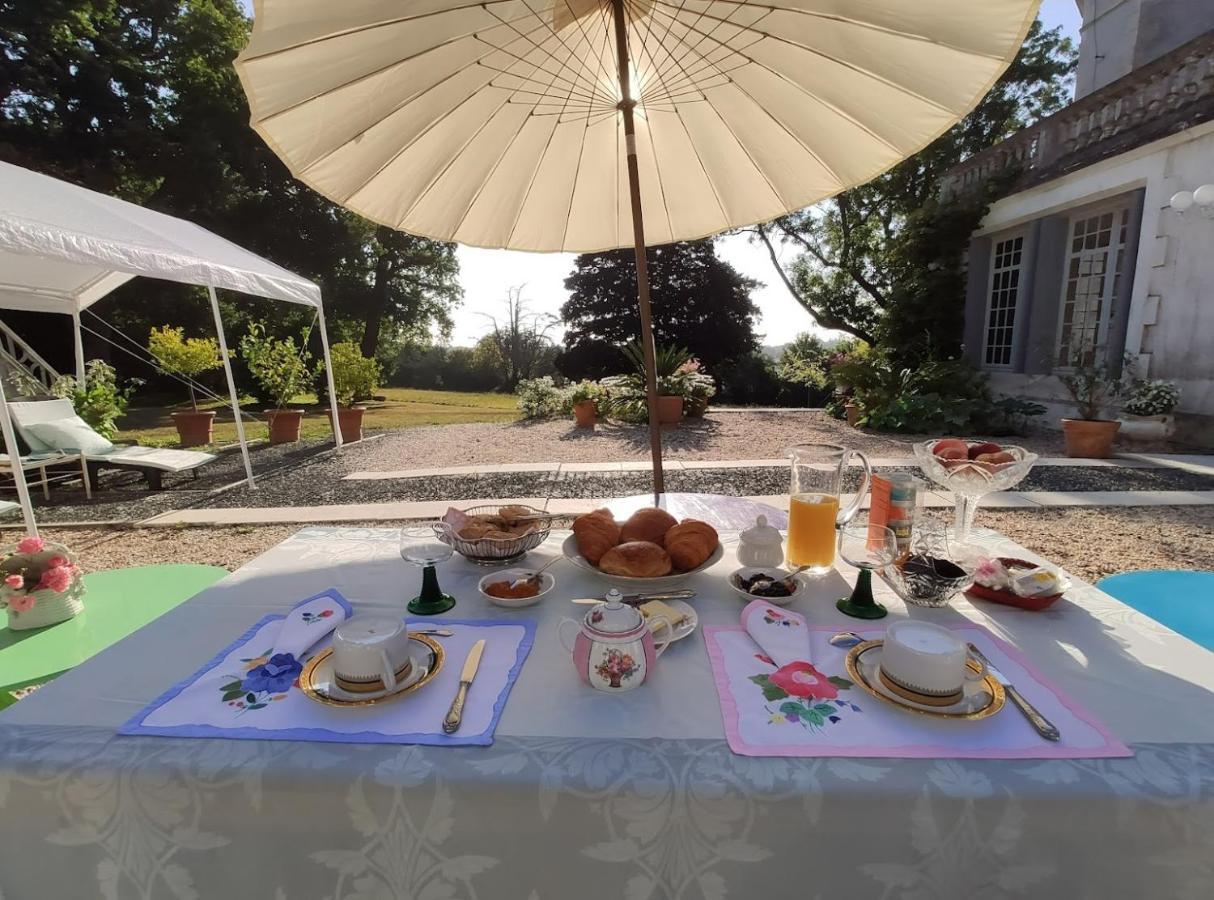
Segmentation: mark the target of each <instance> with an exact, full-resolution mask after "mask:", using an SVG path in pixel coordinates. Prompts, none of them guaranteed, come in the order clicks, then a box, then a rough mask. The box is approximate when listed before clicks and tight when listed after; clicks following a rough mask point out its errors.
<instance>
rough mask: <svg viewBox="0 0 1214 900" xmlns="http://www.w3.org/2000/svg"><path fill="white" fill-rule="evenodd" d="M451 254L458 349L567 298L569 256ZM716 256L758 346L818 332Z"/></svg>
mask: <svg viewBox="0 0 1214 900" xmlns="http://www.w3.org/2000/svg"><path fill="white" fill-rule="evenodd" d="M241 2H242V4H243V5H244V6H245V8H246V9H249V8H250V7H251V3H250V2H249V0H241ZM250 14H251V10H250ZM1040 15H1041V18H1042V21H1043V22H1044V23H1045V25H1046V26H1047V27H1050V28H1054V27H1058V26H1062V29H1063V32H1064V33H1065V34H1067V35H1068V36H1070V37H1071V39H1072V40H1074V41H1075V42H1076V43H1078V40H1079V25H1080V21H1081V20H1080V16H1079V11H1078V8H1077V6H1076V2H1075V0H1044V2H1043V3H1042V6H1041V14H1040ZM456 252H457V255H458V256H459V262H460V277H459V280H460V285H461V286H462V287H463V289H464V301H463V304H462V305H461V306H460V307H459V308H458V309H456V310H455V312H454V315H453V320H454V326H455V327H454V331H453V333H452V335H451V343H452V344H455V345H457V346H459V345H470V344H473V343H475V342H476V340H477V339H478V338H479V337H481V336H482V335H484V334H485V333H486V331H488V330H489V321H488V319H486V318H485V316H484V315H483V314H484V313H499V312H500V309H501V306H502V303H503V301H504V300H505V298H506V291H507V289H508V288H511V287H518V286H520V285H523V286H524V288H523V294H522V296H523V297H524V298H525V299H527V300H528V301H530V303H529V308H530V310H531V311H532V312H536V313H554V314H555V313H557V312H558V311H559V310H560V306H561V304H562V303H563V302H564V301H565V299H566V297H567V296H568V291H566V290H565V286H564V281H565V278H566V276H568V274H569V272H570V270H571V269H572V268H573V259H574V257H573V254H569V253H519V252H516V251H511V250H481V249H478V248H474V247H460V248H458V250H457V251H456ZM717 254H718V255H719V256H720V257H721V258H722V259H724V260H726V261H728V262H729V263H730V264H731V265H733V267H734V268H736V269H737V270H738V271H739V272H741V273H742V274H743V275H746V276H749V277H750V278H753V279H755V280H756V281H759V282H762V285H763V286H762V287H760V288H759V289H758V290H756V291H755V292H754V293H753V294H752V298H753V299H754V301H755V304H756V305H757V306H758V307H759V314H760V318H759V322H758V326H757V329H756V330H757V331H758V333H759V334H760V335H761V336H762V338H761V342H762V343H764V344H784V343H787V342H788V341H789V340H791V339H792V338H793V336H795V335H796V334H798V333H800V332H802V331H816V330H820V329H817V327H816V326H815V325H814V322H813V319H812V318H810V315H809V313H807V312H806V311H805V310H804V309H803V308H802V307H801V306H800V305H799V304H798V303H797V301H796V300H794V299H793V298H792V296H791V295H790V294H789V293H788V290H787V288H785V287H784V285H783V284H782V283H781V282H780V279H779V276H778V275H777V274H776V272H775V270H774V269H773V268H772V264H771V260H770V258H769V257H768V255H767V250H766V248H764V247H763V246H762V245H761V244H758V245H756V244H752V243H751V242H750V241H749V240H748V238H747V237H746V236H745V235H730V236H727V237H723V238H719V239H718V240H717ZM794 256H795V253H794V252H793V250H792V248H785V249H783V250H782V251H781V258H782V259H784V260H785V261H788V260H791V259H792V258H793V257H794Z"/></svg>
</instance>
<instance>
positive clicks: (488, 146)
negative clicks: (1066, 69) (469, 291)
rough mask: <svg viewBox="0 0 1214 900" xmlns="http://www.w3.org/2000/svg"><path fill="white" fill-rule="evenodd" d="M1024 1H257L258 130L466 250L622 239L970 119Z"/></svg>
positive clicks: (306, 167) (874, 158)
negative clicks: (967, 114)
mask: <svg viewBox="0 0 1214 900" xmlns="http://www.w3.org/2000/svg"><path fill="white" fill-rule="evenodd" d="M1037 6H1038V0H913V2H911V0H763V2H749V0H555V2H554V0H489V2H470V0H343V2H341V3H333V2H332V0H257V2H256V14H255V17H254V29H253V36H252V39H251V40H250V42H249V46H248V47H247V48H246V49H245V51H244V52H243V53H242V54H241V55H240V58H239V59H238V60H237V63H236V66H237V70H238V72H239V74H240V78H241V81H242V83H243V84H244V88H245V92H246V93H247V94H248V97H249V103H250V107H251V109H252V124H253V127H254V128H255V129H256V130H257V131H258V133H260V134H261V135H262V137H263V138H264V139H265V140H266V141H267V143H269V145H270V146H271V147H272V148H274V150H275V152H277V153H278V155H279V156H281V157H282V159H283V160H284V161H285V162H286V164H287V165H288V166H289V167H290V169H291V171H292V173H293V174H294V175H295V176H296V177H297V178H298V179H300V180H301V181H303V182H304V183H306V184H308V185H309V186H311V187H312V188H314V189H315V190H317V191H319V192H320V193H322V194H324V195H325V196H326V197H328V198H330V199H332V200H333V201H335V202H337V203H340V204H342V205H344V206H346V207H348V208H350V209H352V210H354V211H355V212H358V213H360V214H361V215H364V216H366V217H367V218H370V219H373V220H375V221H377V222H380V223H383V224H385V225H390V226H392V227H394V228H398V229H401V230H403V231H408V232H410V233H413V234H419V235H424V236H426V237H431V238H436V239H439V240H447V241H458V242H460V243H464V244H471V245H473V246H478V247H500V248H508V249H513V250H530V251H567V252H589V251H596V250H606V249H614V248H618V247H626V246H632V247H634V248H635V250H636V254H637V256H636V258H637V267H638V276H639V277H638V284H639V294H640V296H639V302H640V314H641V329H642V335H641V344H642V347H643V348H644V351H645V356H646V363H647V366H646V367H647V381H648V386H649V393H650V432H651V444H652V450H653V457H654V480H655V489H656V490H659V491H660V490H661V489H662V472H661V441H660V433H659V431H658V427H657V416H656V385H655V379H654V373H653V337H652V331H651V327H650V305H649V297H648V278H647V273H646V271H645V255H644V247H645V245H646V244H664V243H669V242H671V241H681V240H691V239H695V238H702V237H706V236H708V235H712V234H717V233H719V232H722V231H726V230H729V229H731V228H736V227H740V226H743V225H748V224H753V223H755V222H762V221H766V220H769V219H772V218H775V217H777V216H780V215H783V214H785V213H787V212H790V211H792V210H796V209H800V208H802V207H805V206H808V205H810V204H812V203H815V202H817V201H818V200H821V199H823V198H826V197H830V196H833V195H834V194H837V193H839V192H840V191H843V190H845V189H847V188H849V187H852V186H854V185H857V184H862V183H863V182H865V181H868V180H869V179H871V178H873V177H874V176H876V175H878V174H880V173H881V172H883V171H884V170H886V169H888V168H889V167H890V166H892V165H893V164H895V163H897V162H898V161H899V160H901V159H903V158H905V157H906V156H909V155H911V154H913V153H915V152H916V151H918V150H919V149H921V148H922V147H924V146H925V145H926V144H928V143H929V142H930V141H932V140H933V139H934V138H936V137H937V136H939V135H940V134H941V133H943V132H944V131H945V130H947V129H948V128H949V127H951V126H952V125H953V124H955V123H956V122H957V120H958V119H960V118H961V117H962V116H964V115H965V114H966V113H967V112H968V111H969V110H970V109H971V108H972V107H973V106H974V105H975V104H976V103H977V102H978V100H979V99H981V97H982V96H983V95H984V94H985V93H986V91H987V90H989V89H990V87H991V86H992V85H993V84H994V82H995V80H996V79H997V78H998V77H999V75H1000V74H1001V73H1002V72H1003V70H1004V69H1005V68H1006V66H1007V65H1008V63H1009V62H1011V60H1012V59H1013V57H1014V56H1015V54H1016V52H1017V50H1019V48H1020V44H1021V42H1022V41H1023V39H1024V36H1025V34H1026V33H1027V31H1028V28H1029V26H1030V25H1031V24H1032V21H1033V18H1034V16H1035V14H1036V10H1037Z"/></svg>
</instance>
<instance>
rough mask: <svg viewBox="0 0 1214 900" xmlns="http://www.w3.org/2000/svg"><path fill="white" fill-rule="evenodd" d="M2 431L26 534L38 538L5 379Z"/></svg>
mask: <svg viewBox="0 0 1214 900" xmlns="http://www.w3.org/2000/svg"><path fill="white" fill-rule="evenodd" d="M0 430H2V431H3V432H4V452H5V453H7V454H8V458H9V462H10V463H11V464H12V470H13V483H14V484H15V485H16V486H17V500H18V501H19V502H20V503H21V518H22V519H24V520H25V533H26V534H30V535H33V536H34V537H37V536H38V523H37V522H36V521H34V504H33V503H31V502H30V489H29V485H27V484H26V483H25V471H24V470H23V469H22V468H21V448H20V447H18V446H17V436H16V435H15V434H14V433H13V420H12V417H11V416H9V414H8V399H7V398H6V397H5V396H4V379H3V378H0Z"/></svg>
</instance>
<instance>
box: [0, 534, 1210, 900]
mask: <svg viewBox="0 0 1214 900" xmlns="http://www.w3.org/2000/svg"><path fill="white" fill-rule="evenodd" d="M565 536H566V534H565V533H554V534H553V535H552V536H551V537H550V539H549V541H548V542H547V544H546V545H545V546H543V547H542V548H541V550H540V551H539V552H537V553H535V554H533V555H532V556H531V557H530V560H531V561H532V562H540V561H542V560H543V559H545V558H547V557H550V556H551V555H552V554H554V553H558V552H559V547H560V544H561V541H562V540H563V539H564V538H565ZM982 539H983V540H984V541H986V542H987V543H988V544H989V545H990V547H991V548H992V549H993V550H997V551H998V552H999V553H1000V555H1005V556H1015V557H1020V558H1028V559H1032V558H1033V555H1032V554H1031V553H1029V552H1028V551H1027V550H1025V549H1023V548H1021V547H1018V546H1016V545H1015V544H1014V543H1012V542H1010V541H1007V540H1005V539H1002V538H1000V537H999V536H997V535H994V534H990V533H983V534H982ZM732 546H733V545H732V544H729V543H727V544H726V552H725V558H724V559H723V560H722V561H721V562H720V563H719V564H718V565H717V566H716V567H714V568H713V569H712V570H710V571H708V572H705V573H701V574H698V575H696V576H693V577H692V578H691V580H690V581H689V586H690V587H693V588H696V589H697V590H699V592H700V595H699V597H698V598H697V599H696V600H695V605H696V608H697V611H698V613H699V616H700V621H701V623H702V624H735V623H736V622H737V620H738V614H739V611H740V609H741V603H740V602H739V600H738V599H737V598H736V597H735V596H734V595H733V594H732V593H730V592H728V591H727V589H726V588H725V586H724V577H725V575H726V574H728V572H729V571H730V570H731V569H732V568H733V566H734V558H733V553H732ZM397 553H398V549H397V534H396V532H395V531H392V530H387V529H354V528H308V529H305V530H303V531H301V532H299V533H297V534H296V535H294V536H293V537H291V538H290V539H288V540H287V541H285V542H283V543H282V544H280V545H279V546H277V547H275V548H273V549H272V550H270V551H269V552H268V553H266V554H264V555H263V556H261V557H259V558H257V559H256V560H254V561H252V562H250V563H249V564H248V565H246V566H244V567H242V568H241V569H240V570H238V571H237V572H235V573H233V574H232V575H231V576H229V577H228V578H226V579H224V580H223V581H221V582H219V583H218V584H216V585H215V586H213V587H211V588H209V589H208V590H206V591H204V592H203V593H202V594H200V595H198V596H197V597H195V598H193V599H192V600H190V601H188V602H186V603H184V604H182V605H181V606H178V607H177V608H176V609H173V610H171V611H170V612H168V613H166V614H165V615H163V616H162V617H160V618H159V619H157V620H156V621H155V622H153V623H151V624H149V625H148V626H147V627H145V628H143V629H141V630H140V631H139V632H137V633H136V634H134V635H131V636H130V637H129V638H127V639H125V640H123V641H121V642H119V643H118V644H116V645H115V646H113V647H111V648H110V649H108V650H106V651H104V652H102V653H100V654H98V655H97V656H95V657H93V658H92V659H91V660H89V661H88V662H86V663H84V664H83V665H81V666H79V667H78V668H77V669H75V670H74V671H72V672H70V673H68V674H67V675H64V676H63V677H62V678H60V679H58V680H57V681H55V682H54V683H53V684H50V685H48V686H46V687H45V688H43V689H42V690H40V691H39V692H38V693H37V694H35V695H33V696H32V697H30V698H29V699H27V700H24V701H22V702H21V703H18V704H16V705H15V706H13V707H11V708H10V709H8V710H6V711H4V712H3V713H0V892H2V893H3V896H5V897H11V898H34V897H72V898H80V897H87V896H109V897H148V898H152V897H155V898H159V897H188V896H197V897H204V898H211V897H240V898H245V897H249V898H252V897H264V898H290V900H300V898H322V897H324V898H342V897H354V896H357V897H360V898H371V897H397V898H419V900H420V898H434V900H439V898H474V897H479V898H492V900H498V898H507V900H513V898H518V900H530V898H537V900H556V898H560V900H564V898H575V897H588V898H642V897H654V898H673V897H681V898H691V897H695V898H700V897H705V898H722V897H726V896H728V897H731V898H733V897H737V898H756V900H759V898H782V897H791V896H806V897H817V896H821V897H859V896H882V897H895V896H896V897H932V898H945V897H956V898H967V900H968V898H974V897H1000V896H1006V895H1019V894H1026V895H1027V894H1032V895H1038V896H1048V897H1067V898H1072V897H1073V898H1081V897H1093V898H1094V897H1100V898H1109V897H1134V898H1140V897H1207V896H1210V895H1211V892H1212V890H1214V693H1212V692H1214V656H1211V654H1210V653H1209V652H1208V651H1206V650H1204V649H1202V648H1200V647H1198V646H1196V645H1195V644H1193V643H1191V642H1190V641H1188V640H1187V639H1185V638H1182V637H1180V636H1179V635H1177V634H1175V633H1173V632H1171V631H1169V630H1168V629H1167V628H1165V627H1163V626H1162V625H1159V624H1158V623H1155V622H1153V621H1152V620H1150V619H1148V618H1146V617H1144V616H1142V615H1140V614H1138V613H1136V612H1134V611H1133V610H1131V609H1129V608H1127V607H1126V606H1124V605H1122V604H1121V603H1118V602H1117V601H1115V600H1113V599H1112V598H1110V597H1108V596H1107V595H1105V594H1102V593H1101V592H1100V591H1098V590H1096V589H1095V588H1093V587H1091V586H1088V585H1084V584H1081V583H1078V582H1077V584H1076V587H1075V588H1074V589H1072V590H1071V591H1070V592H1068V597H1069V602H1062V603H1059V604H1057V605H1055V606H1054V607H1052V608H1051V609H1049V610H1048V611H1045V612H1041V613H1031V612H1026V611H1022V610H1017V609H1012V608H1009V607H1004V606H998V605H992V604H984V605H977V604H971V603H969V602H968V601H966V600H964V599H958V600H957V601H956V602H955V604H954V606H953V607H952V608H951V609H942V610H919V609H916V610H914V611H913V612H912V613H911V614H912V615H914V616H922V617H925V618H930V619H932V620H933V621H938V622H941V623H944V624H949V623H953V624H957V623H960V622H963V621H965V620H973V621H976V622H979V623H982V624H984V625H986V626H987V627H989V628H991V629H992V630H993V631H994V632H995V633H996V634H998V635H1000V636H1002V637H1004V638H1005V639H1007V640H1009V641H1011V642H1012V643H1014V644H1015V645H1017V646H1018V647H1019V648H1020V649H1021V650H1022V651H1023V652H1024V653H1025V654H1026V655H1027V656H1028V657H1029V659H1030V660H1032V662H1033V663H1034V664H1035V665H1036V666H1037V667H1038V668H1039V670H1040V671H1041V672H1042V673H1043V674H1044V675H1045V676H1046V677H1048V678H1050V679H1051V680H1052V681H1053V682H1054V683H1055V684H1057V685H1058V686H1059V687H1060V688H1061V689H1063V690H1064V691H1066V692H1067V693H1069V694H1070V695H1071V697H1072V698H1073V699H1074V700H1075V701H1077V702H1079V703H1080V704H1083V705H1084V706H1086V707H1087V708H1088V709H1089V710H1090V711H1091V712H1092V713H1094V714H1095V715H1096V716H1098V717H1099V718H1100V719H1101V720H1102V721H1103V723H1104V724H1105V725H1106V726H1107V727H1108V728H1109V729H1110V730H1111V731H1112V732H1113V734H1114V735H1115V736H1116V737H1118V738H1120V739H1122V740H1123V741H1125V742H1127V743H1129V744H1130V745H1132V747H1133V749H1134V750H1135V753H1136V755H1135V756H1133V757H1131V758H1124V759H1094V760H1085V759H1074V760H1050V761H1042V760H1032V759H1025V760H985V759H984V760H948V759H942V760H932V759H917V760H915V759H848V758H816V759H795V758H753V757H741V756H736V755H734V754H733V753H732V752H731V751H730V750H729V748H728V746H727V745H726V743H725V740H724V737H723V731H722V724H721V715H720V711H719V706H718V703H717V699H716V694H715V689H714V686H713V682H712V678H711V675H710V669H709V662H708V659H707V654H706V651H705V647H704V643H703V640H702V637H701V635H699V634H695V635H692V636H691V637H688V638H686V639H685V640H683V641H680V642H678V643H676V644H674V645H673V646H671V648H670V649H669V650H668V651H667V653H665V654H664V655H663V656H662V658H661V660H660V661H659V662H658V664H657V668H656V670H655V672H654V676H653V679H652V681H650V682H648V683H646V684H645V685H643V686H641V687H640V688H639V689H637V690H635V691H630V692H627V693H623V694H604V693H596V692H593V691H591V690H590V689H589V688H587V687H586V686H584V685H583V684H582V683H581V682H580V681H579V680H578V679H577V678H576V676H575V674H574V670H573V666H572V665H571V663H570V659H569V656H568V654H567V653H566V652H565V650H564V649H562V647H561V646H560V644H559V642H558V640H557V637H556V630H557V626H558V623H559V622H560V620H561V619H562V617H565V616H572V615H575V614H576V613H577V612H579V611H581V610H583V609H584V607H577V606H574V605H573V604H571V603H568V602H567V598H571V597H576V596H579V595H581V596H588V595H595V594H597V595H601V594H602V592H603V589H604V584H603V583H602V582H601V581H599V580H597V579H596V578H595V577H594V576H593V575H591V574H589V573H584V572H581V571H580V570H578V569H576V568H575V567H573V566H572V565H559V566H557V567H555V568H553V569H552V570H551V571H552V572H554V573H555V575H556V577H557V587H556V589H555V591H554V594H553V595H552V596H550V597H549V598H548V599H546V600H545V601H543V602H542V603H541V604H540V605H538V606H536V607H532V608H529V609H523V610H513V611H507V610H502V609H498V608H496V607H491V606H489V605H487V604H486V603H485V601H484V600H483V599H482V598H480V597H479V596H478V595H477V593H476V591H475V581H476V579H477V578H479V577H480V576H481V575H482V574H483V573H484V571H485V570H484V569H482V568H479V567H476V566H473V565H472V564H470V563H468V562H466V561H465V560H462V559H460V558H458V557H457V558H456V559H454V560H452V561H451V562H449V563H446V564H443V565H442V566H441V567H440V577H441V579H442V583H443V586H444V587H445V588H446V589H447V590H448V591H449V592H451V593H452V594H454V595H455V596H457V597H458V598H459V603H458V605H457V606H456V607H455V609H454V610H452V611H451V613H450V614H449V615H450V616H451V617H453V618H495V619H502V618H511V617H513V618H517V619H526V618H535V619H537V620H538V630H537V636H536V643H535V647H534V650H533V651H532V653H531V656H530V657H529V659H528V660H527V662H526V664H525V665H524V667H523V669H522V672H521V675H520V677H519V680H518V683H517V684H516V686H515V688H514V691H513V693H512V694H511V696H510V699H509V701H508V702H507V704H506V707H505V711H504V715H503V717H502V719H501V722H500V725H499V727H498V729H497V735H496V741H495V743H494V745H493V746H492V747H487V748H486V747H459V748H454V747H442V746H426V747H416V746H401V745H385V744H340V743H304V742H287V741H245V740H202V739H170V738H156V737H117V736H115V729H116V728H117V727H118V726H119V725H120V724H121V723H123V722H124V721H126V720H127V719H128V718H129V717H130V716H131V715H133V714H134V713H136V712H138V711H139V710H140V709H141V708H142V707H143V705H144V704H145V703H147V702H148V701H150V700H152V699H153V698H155V697H156V696H158V695H159V694H161V693H162V692H163V691H164V690H165V689H166V688H167V687H168V686H169V685H171V684H173V683H175V682H177V681H178V680H180V679H182V678H184V677H186V676H188V675H190V674H191V673H193V672H195V671H197V670H198V669H199V668H200V667H201V666H202V665H203V664H205V663H206V662H207V661H208V660H210V659H211V658H212V657H213V656H214V654H215V653H216V652H217V651H218V650H219V649H220V648H222V647H224V646H225V645H227V644H228V643H229V642H230V641H231V640H232V639H233V638H235V637H236V636H237V635H239V634H240V633H241V632H242V631H244V629H246V628H247V627H249V626H250V625H251V624H252V623H253V622H255V621H257V620H258V619H259V618H261V617H262V616H264V615H265V614H266V613H269V612H285V611H286V610H287V609H288V608H290V607H291V606H292V605H293V604H294V603H295V602H297V601H298V600H300V599H302V598H304V597H307V596H309V595H311V594H313V593H315V592H317V591H319V590H322V589H324V588H327V587H330V586H332V587H336V588H337V589H338V590H340V591H341V592H342V593H343V594H345V596H346V597H348V598H349V599H350V600H351V601H352V602H353V603H354V605H355V607H356V608H359V609H363V610H367V609H371V610H381V611H385V610H390V611H392V612H395V613H403V610H404V603H405V601H406V600H407V598H408V596H409V595H410V594H411V593H412V592H413V591H414V590H415V589H416V587H417V584H418V582H419V580H420V573H419V572H418V571H417V570H415V569H410V568H407V567H406V566H405V564H404V563H403V562H402V561H401V560H400V558H399V557H398V555H397ZM852 575H853V573H852V571H851V570H850V569H848V568H847V567H846V566H843V565H840V569H839V571H838V572H835V573H832V574H830V575H828V576H826V577H825V578H823V579H821V581H820V582H819V583H818V584H817V585H816V586H815V587H814V588H813V590H812V591H811V592H810V597H809V598H808V600H807V601H806V602H804V603H802V604H799V606H798V607H797V608H799V609H801V611H803V612H804V613H806V614H807V615H808V617H809V619H810V622H811V623H814V624H825V625H834V624H837V625H838V626H839V627H840V628H851V627H854V623H853V620H850V619H846V618H844V617H842V616H841V615H840V614H839V613H838V612H837V611H836V610H835V608H834V604H833V601H834V599H835V598H837V597H839V596H842V595H843V594H844V593H846V591H847V588H848V585H849V582H850V580H851V578H852ZM876 589H877V593H878V594H879V596H880V599H881V600H882V602H884V603H885V604H886V605H888V606H889V608H890V616H891V620H893V619H896V618H897V617H899V616H904V615H907V610H906V608H905V607H904V606H903V604H902V603H901V602H900V601H898V600H897V599H896V598H895V597H894V596H893V595H892V593H891V592H890V591H889V590H888V589H887V588H885V586H884V585H883V584H880V583H878V584H877V586H876ZM402 702H408V700H407V698H402ZM1001 714H1006V715H1015V714H1016V712H1015V710H1014V709H1012V708H1010V707H1009V708H1008V709H1006V710H1005V712H1004V713H1001Z"/></svg>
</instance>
